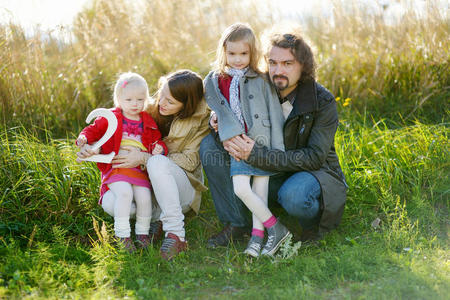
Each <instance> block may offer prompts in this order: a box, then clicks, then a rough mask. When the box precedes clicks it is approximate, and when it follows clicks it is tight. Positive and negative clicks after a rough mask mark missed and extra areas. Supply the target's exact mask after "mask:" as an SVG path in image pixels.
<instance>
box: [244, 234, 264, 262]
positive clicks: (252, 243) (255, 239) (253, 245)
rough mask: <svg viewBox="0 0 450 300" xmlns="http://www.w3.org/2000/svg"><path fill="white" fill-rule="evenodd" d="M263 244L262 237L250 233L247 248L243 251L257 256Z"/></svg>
mask: <svg viewBox="0 0 450 300" xmlns="http://www.w3.org/2000/svg"><path fill="white" fill-rule="evenodd" d="M262 244H263V238H262V237H259V236H256V235H252V237H251V238H250V240H249V241H248V244H247V249H245V251H244V253H245V254H248V255H250V256H253V257H258V256H259V253H260V252H261V247H262Z"/></svg>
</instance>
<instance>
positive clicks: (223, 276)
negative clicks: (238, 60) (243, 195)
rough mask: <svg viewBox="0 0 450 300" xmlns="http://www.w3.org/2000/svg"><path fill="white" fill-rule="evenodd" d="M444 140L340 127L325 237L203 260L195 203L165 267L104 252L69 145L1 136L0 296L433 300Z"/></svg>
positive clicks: (439, 286) (218, 253)
mask: <svg viewBox="0 0 450 300" xmlns="http://www.w3.org/2000/svg"><path fill="white" fill-rule="evenodd" d="M347 125H349V126H348V127H347ZM448 132H449V130H448V124H436V125H426V124H421V123H416V124H415V125H412V126H405V127H403V128H398V129H389V128H387V127H386V126H385V125H384V124H383V123H382V122H379V123H377V124H375V125H372V126H369V125H368V124H367V123H358V122H355V121H350V120H344V121H343V123H342V126H341V129H340V130H339V132H338V135H337V138H336V144H337V145H338V153H339V155H340V157H341V158H342V159H341V160H342V162H343V169H344V172H345V173H346V174H347V181H348V183H349V185H350V189H349V197H348V203H347V208H346V211H345V214H344V218H343V222H342V224H341V226H340V227H339V228H338V229H337V230H336V231H334V232H332V233H330V234H328V235H327V236H326V237H325V239H324V240H322V241H320V242H319V243H318V244H310V245H307V244H304V245H301V246H300V248H298V249H294V248H295V247H294V245H297V246H298V245H299V244H293V245H291V247H290V248H287V249H284V250H283V251H282V252H281V254H282V255H283V256H284V257H285V258H282V257H281V255H280V257H277V258H276V259H273V260H272V259H249V258H247V257H246V256H244V255H243V254H242V251H243V248H244V247H245V244H237V245H232V246H230V247H228V248H221V249H218V250H208V249H206V248H205V244H206V240H207V239H208V237H209V236H210V235H211V234H212V233H214V232H216V231H217V230H218V229H219V228H220V225H219V223H218V221H217V218H216V217H215V212H214V208H213V205H212V203H211V199H210V196H209V195H208V194H207V193H205V195H204V201H203V205H202V208H201V210H200V214H199V215H197V216H196V215H194V214H192V213H191V214H188V217H187V220H186V229H187V237H188V240H189V251H188V252H186V253H185V254H182V255H181V256H180V257H178V258H177V259H176V260H175V261H173V262H170V263H168V262H166V261H164V260H162V259H161V258H160V257H159V253H158V246H159V245H156V246H155V247H154V248H151V249H149V250H148V251H144V252H138V253H136V254H132V255H129V254H128V253H125V252H123V251H121V250H118V249H115V248H114V247H113V246H112V244H111V236H112V235H113V230H112V218H110V217H108V216H107V215H106V214H105V213H103V212H102V210H101V209H100V208H99V206H98V205H97V204H96V201H97V195H98V193H97V187H98V173H97V171H96V170H95V167H94V166H93V164H76V163H74V162H73V161H74V151H75V147H74V146H73V145H72V141H70V140H54V139H52V138H51V137H50V136H49V137H48V140H47V142H46V143H42V142H41V141H39V140H37V139H35V138H33V136H30V135H27V134H26V133H24V132H23V130H19V129H14V130H10V132H9V134H6V132H4V134H3V135H2V137H1V145H2V147H1V148H0V149H1V154H0V158H1V164H2V165H1V166H0V167H1V168H0V170H1V171H0V182H2V183H3V185H4V186H3V188H2V190H3V191H5V190H6V188H5V187H7V186H10V185H11V184H12V183H15V184H16V187H15V189H14V192H12V190H9V192H8V193H9V194H5V195H4V196H3V198H2V200H1V206H0V207H1V216H2V218H1V222H0V226H1V229H2V231H1V238H0V254H1V255H0V273H1V279H0V297H1V296H3V297H8V298H9V297H12V298H24V297H25V298H26V297H30V298H62V297H65V298H78V297H81V298H86V297H87V298H105V297H112V298H121V297H126V296H128V297H131V298H141V299H148V298H152V299H153V298H156V299H162V298H168V299H180V298H211V297H216V298H219V299H220V298H222V299H225V298H229V297H230V296H233V297H236V298H238V299H239V298H242V299H247V298H251V297H261V296H262V298H267V299H272V298H282V299H291V298H301V297H307V298H313V299H315V298H338V299H341V298H343V299H347V298H350V299H353V298H370V299H385V298H394V297H396V298H402V299H445V298H446V295H448V292H450V290H449V283H450V276H449V274H450V272H449V271H450V265H449V258H450V257H449V249H448V208H449V202H448V201H449V197H448V193H449V183H448V179H447V178H446V176H445V174H448V173H449V159H448V157H450V156H449V155H448V154H449V153H448V151H449V150H448V149H449V142H448ZM8 180H9V182H8ZM275 209H276V210H278V212H281V211H282V210H281V209H279V208H275ZM281 217H282V219H283V220H285V221H286V222H287V224H288V226H290V227H291V228H292V229H293V230H294V231H295V232H297V233H298V228H296V227H297V225H296V222H295V220H292V219H291V218H289V217H287V216H286V215H285V214H281ZM375 218H379V219H380V220H381V223H380V225H379V226H378V227H376V228H374V227H373V226H371V223H372V221H373V220H374V219H375ZM102 225H103V226H102ZM262 289H263V290H262Z"/></svg>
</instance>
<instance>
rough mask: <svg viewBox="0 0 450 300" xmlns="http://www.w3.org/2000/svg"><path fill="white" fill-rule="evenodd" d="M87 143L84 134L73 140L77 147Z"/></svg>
mask: <svg viewBox="0 0 450 300" xmlns="http://www.w3.org/2000/svg"><path fill="white" fill-rule="evenodd" d="M86 143H87V138H86V137H85V136H84V135H80V136H79V137H78V138H77V140H76V141H75V145H77V147H78V148H80V149H81V148H82V147H83V146H84V145H86Z"/></svg>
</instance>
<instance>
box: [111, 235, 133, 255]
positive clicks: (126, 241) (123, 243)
mask: <svg viewBox="0 0 450 300" xmlns="http://www.w3.org/2000/svg"><path fill="white" fill-rule="evenodd" d="M116 239H117V245H119V247H123V248H124V249H125V250H127V251H128V252H129V253H133V252H134V251H136V247H135V246H134V243H133V241H132V240H131V238H130V237H125V238H121V237H116Z"/></svg>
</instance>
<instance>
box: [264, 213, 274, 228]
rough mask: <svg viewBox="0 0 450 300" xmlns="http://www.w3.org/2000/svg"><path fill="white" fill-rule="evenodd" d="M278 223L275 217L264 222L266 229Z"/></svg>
mask: <svg viewBox="0 0 450 300" xmlns="http://www.w3.org/2000/svg"><path fill="white" fill-rule="evenodd" d="M276 223H277V218H275V216H274V215H272V216H271V217H270V218H269V219H267V220H266V221H265V222H263V225H264V227H266V228H270V227H272V226H273V225H275V224H276Z"/></svg>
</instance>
